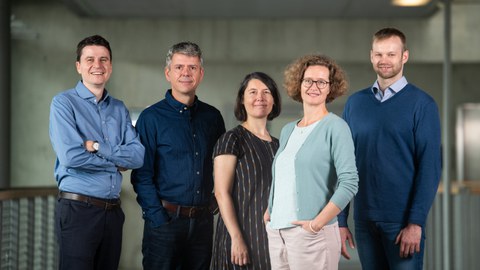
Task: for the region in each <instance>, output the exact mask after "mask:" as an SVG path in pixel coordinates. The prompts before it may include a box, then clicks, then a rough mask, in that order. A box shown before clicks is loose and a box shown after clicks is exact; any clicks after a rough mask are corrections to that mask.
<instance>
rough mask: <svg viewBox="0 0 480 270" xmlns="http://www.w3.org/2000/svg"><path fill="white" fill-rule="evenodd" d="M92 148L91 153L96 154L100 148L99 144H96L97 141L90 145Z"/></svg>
mask: <svg viewBox="0 0 480 270" xmlns="http://www.w3.org/2000/svg"><path fill="white" fill-rule="evenodd" d="M92 147H93V150H95V151H93V153H96V152H97V151H98V149H99V148H100V144H99V143H98V142H97V141H94V142H93V144H92Z"/></svg>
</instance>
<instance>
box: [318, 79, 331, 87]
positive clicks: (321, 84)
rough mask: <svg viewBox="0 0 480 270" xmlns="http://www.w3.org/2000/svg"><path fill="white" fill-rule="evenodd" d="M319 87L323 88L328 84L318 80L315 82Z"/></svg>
mask: <svg viewBox="0 0 480 270" xmlns="http://www.w3.org/2000/svg"><path fill="white" fill-rule="evenodd" d="M317 83H318V84H319V85H320V86H321V87H325V86H326V85H327V84H328V83H327V82H326V81H323V80H320V81H318V82H317Z"/></svg>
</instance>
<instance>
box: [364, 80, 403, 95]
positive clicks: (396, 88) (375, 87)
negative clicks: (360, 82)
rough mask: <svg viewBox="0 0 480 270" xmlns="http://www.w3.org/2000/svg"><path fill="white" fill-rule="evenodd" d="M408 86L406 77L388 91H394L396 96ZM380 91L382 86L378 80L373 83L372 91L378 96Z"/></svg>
mask: <svg viewBox="0 0 480 270" xmlns="http://www.w3.org/2000/svg"><path fill="white" fill-rule="evenodd" d="M407 84H408V81H407V78H405V76H402V77H401V78H400V79H398V80H397V81H396V82H394V83H393V84H392V85H390V86H389V87H388V88H387V89H389V90H390V91H392V92H393V93H394V94H395V93H398V92H400V90H402V89H403V88H404V87H405V86H406V85H407ZM387 89H386V90H387ZM378 90H380V86H379V85H378V80H376V81H375V82H374V83H373V86H372V91H373V93H374V94H377V93H378Z"/></svg>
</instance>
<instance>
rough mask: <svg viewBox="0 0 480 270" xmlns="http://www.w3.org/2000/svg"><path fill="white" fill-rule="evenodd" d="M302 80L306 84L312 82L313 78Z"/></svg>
mask: <svg viewBox="0 0 480 270" xmlns="http://www.w3.org/2000/svg"><path fill="white" fill-rule="evenodd" d="M303 82H304V83H306V84H312V83H313V80H312V79H308V78H307V79H303Z"/></svg>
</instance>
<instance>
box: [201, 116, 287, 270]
mask: <svg viewBox="0 0 480 270" xmlns="http://www.w3.org/2000/svg"><path fill="white" fill-rule="evenodd" d="M277 150H278V140H277V139H276V138H273V137H272V141H271V142H268V141H264V140H262V139H260V138H258V137H257V136H255V135H254V134H253V133H251V132H249V131H248V130H247V129H245V128H244V127H243V126H241V125H239V126H237V127H235V128H233V129H232V130H229V131H227V132H226V133H225V134H224V135H222V136H221V137H220V139H219V140H218V142H217V144H216V145H215V148H214V150H213V156H214V157H216V156H218V155H223V154H233V155H235V156H236V157H237V167H236V170H235V179H234V183H233V190H232V198H233V203H234V206H235V210H236V213H237V219H238V222H239V225H240V229H241V230H242V234H243V239H244V240H245V243H246V245H247V247H248V252H249V255H250V262H251V263H250V264H249V265H247V266H246V267H245V266H244V267H240V266H238V265H233V264H232V263H231V258H230V257H231V256H230V254H231V252H230V250H231V239H230V235H229V234H228V231H227V228H226V227H225V224H224V222H223V220H222V218H221V216H220V217H219V219H218V223H217V230H216V234H215V240H214V243H213V255H212V263H211V267H210V269H212V270H220V269H221V270H224V269H255V270H260V269H265V270H268V269H270V268H271V267H270V257H269V255H268V239H267V232H266V231H265V225H264V223H263V214H264V213H265V210H266V209H267V207H268V196H269V192H270V185H271V183H272V162H273V158H274V156H275V153H276V152H277Z"/></svg>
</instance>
